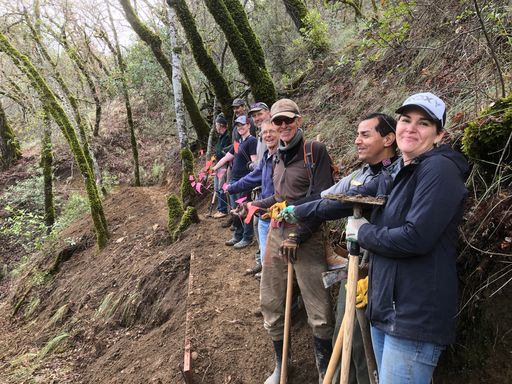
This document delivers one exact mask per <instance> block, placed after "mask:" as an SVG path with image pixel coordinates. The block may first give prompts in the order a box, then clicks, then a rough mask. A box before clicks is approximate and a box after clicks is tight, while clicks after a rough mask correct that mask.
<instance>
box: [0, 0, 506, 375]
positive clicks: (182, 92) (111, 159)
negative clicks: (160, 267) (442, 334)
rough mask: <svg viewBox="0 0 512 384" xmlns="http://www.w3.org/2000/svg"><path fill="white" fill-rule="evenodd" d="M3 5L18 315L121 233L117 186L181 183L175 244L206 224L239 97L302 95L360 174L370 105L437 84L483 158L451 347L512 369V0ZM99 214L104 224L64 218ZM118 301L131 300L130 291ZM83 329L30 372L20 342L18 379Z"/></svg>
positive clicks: (7, 251)
mask: <svg viewBox="0 0 512 384" xmlns="http://www.w3.org/2000/svg"><path fill="white" fill-rule="evenodd" d="M0 15H1V16H0V169H1V171H2V172H1V173H0V193H1V195H0V243H1V244H2V248H3V249H2V251H0V252H1V253H2V265H1V267H2V268H1V270H0V283H1V287H2V289H1V290H0V300H1V305H2V306H3V309H5V311H4V312H3V316H4V318H3V321H5V324H8V325H9V327H11V326H12V327H13V329H21V328H22V327H23V326H26V325H27V324H32V325H33V326H36V325H37V324H38V322H40V321H42V320H41V314H42V313H44V308H46V307H47V303H45V302H44V300H43V299H42V298H41V293H42V292H48V291H47V290H50V291H51V290H52V289H51V287H52V284H55V281H56V280H58V279H59V278H61V277H60V275H59V273H60V270H61V267H62V265H63V263H64V262H66V261H67V260H69V258H71V257H72V255H73V254H74V253H75V252H79V251H82V250H83V249H84V248H91V247H92V248H94V249H95V250H96V251H95V253H94V254H96V255H98V254H101V253H100V252H101V250H102V249H105V247H107V248H108V247H109V245H111V244H112V243H113V242H114V241H117V240H119V238H118V239H117V240H114V238H113V236H112V234H113V233H114V229H113V228H115V227H113V226H112V224H113V223H112V222H110V223H109V221H111V219H110V218H109V215H108V214H107V215H106V214H105V211H104V204H105V203H106V202H108V201H109V200H108V199H109V197H108V196H110V194H111V193H112V192H115V191H118V190H119V189H120V188H123V187H126V186H134V187H139V186H157V187H158V186H160V187H161V186H164V188H165V189H166V191H175V192H176V193H174V194H169V195H166V197H165V199H166V200H165V201H164V203H165V204H167V207H168V223H167V226H166V230H167V232H168V234H166V239H167V240H166V241H168V242H169V244H170V243H171V242H174V241H176V240H180V238H182V237H181V235H182V233H183V232H184V231H186V228H187V227H188V226H190V225H192V226H193V225H197V224H194V222H197V221H198V220H199V216H198V215H197V210H201V209H202V208H204V203H205V202H204V197H205V196H207V194H205V193H201V194H198V193H196V191H195V190H194V189H193V188H192V187H191V183H190V180H189V178H190V175H194V174H195V175H197V174H198V173H199V174H200V173H201V172H200V170H201V168H203V167H204V164H205V163H206V162H207V160H208V159H209V154H210V151H211V144H212V143H213V142H214V139H215V136H214V134H213V132H214V131H213V121H214V119H215V116H216V114H217V113H219V112H220V111H223V112H224V113H225V115H226V116H228V120H230V118H231V116H232V112H231V108H230V106H231V101H232V100H233V99H234V98H235V97H242V98H244V99H246V101H247V103H252V102H254V101H264V102H266V103H267V104H269V105H271V104H272V103H273V102H274V101H275V100H276V99H278V98H281V97H290V98H292V99H294V100H296V101H297V103H298V104H299V106H300V107H301V109H302V112H303V115H304V117H305V126H304V129H305V132H306V135H307V136H308V137H317V136H319V137H320V139H321V140H322V141H323V142H324V143H325V144H326V145H327V146H328V149H329V152H330V153H331V156H332V157H333V158H334V159H335V160H336V162H338V163H339V164H340V169H341V173H342V174H345V173H347V172H349V171H350V170H351V169H353V168H354V167H357V166H358V164H357V161H356V157H355V152H354V149H353V140H354V133H355V127H356V124H357V121H358V119H359V118H361V117H362V116H363V115H365V114H367V113H370V112H375V111H382V112H386V113H390V114H393V111H394V110H395V109H396V108H397V107H398V106H399V105H400V103H401V102H402V101H403V99H404V98H405V97H407V96H408V95H409V94H411V93H413V92H420V91H430V92H433V93H436V94H437V95H439V96H440V97H441V98H443V99H444V100H445V101H446V102H447V105H448V132H449V135H448V137H447V142H449V143H450V144H452V145H453V146H454V148H455V149H456V150H459V151H462V152H463V153H464V154H465V155H466V156H467V157H468V159H469V161H470V162H471V165H472V171H471V174H470V176H469V178H468V181H467V185H468V187H469V188H470V190H471V194H470V198H469V200H468V203H467V209H466V215H465V218H464V224H463V227H462V229H461V238H460V254H459V258H458V265H459V272H460V283H461V305H460V313H459V317H460V321H459V323H460V327H459V329H460V331H459V340H458V343H457V344H456V345H455V346H454V347H453V348H452V349H451V350H450V351H449V353H448V354H447V355H446V357H445V362H444V364H445V366H447V367H450V369H449V370H452V371H453V372H463V371H465V372H473V371H474V370H481V372H486V373H484V374H483V375H484V376H485V377H491V376H490V374H489V373H488V372H489V371H490V370H494V371H500V372H501V373H502V374H504V375H505V372H507V371H506V370H505V371H503V370H502V367H503V366H506V363H505V362H503V365H502V364H501V362H502V360H500V358H499V357H500V356H502V358H503V359H505V358H506V357H507V356H509V355H510V351H511V340H510V330H511V329H512V328H511V326H512V316H511V315H510V314H509V313H508V312H510V311H508V309H509V308H510V303H509V300H507V298H508V297H510V284H509V282H510V281H511V279H512V277H511V273H512V266H511V263H510V256H511V244H512V219H511V218H512V215H511V208H510V207H511V204H510V201H511V195H510V190H511V181H512V173H511V168H510V160H511V156H512V155H511V143H510V142H511V135H512V108H511V106H512V96H511V93H510V92H511V86H510V84H511V79H512V71H511V70H510V68H512V54H511V52H512V16H511V4H510V2H509V1H506V0H502V1H498V0H496V1H484V0H447V1H443V2H436V1H419V0H417V1H399V0H394V1H384V0H381V1H374V0H371V1H363V0H346V1H328V2H323V1H316V0H309V1H303V0H283V1H280V0H256V1H251V0H246V1H244V2H240V1H238V0H204V1H189V0H187V1H185V0H168V1H167V2H163V1H162V2H155V1H150V0H137V1H135V2H131V3H130V1H129V0H119V1H112V0H111V1H108V2H97V1H39V0H35V1H22V0H20V1H16V2H7V1H1V2H0ZM177 75H179V76H177ZM205 186H206V184H205ZM202 192H205V191H202ZM108 204H112V202H110V203H108ZM201 204H203V205H201ZM84 215H85V216H84ZM84 217H88V218H90V220H91V222H90V223H89V225H90V228H91V231H92V232H91V233H94V236H93V237H90V236H89V237H87V239H85V240H84V239H81V240H80V239H77V238H73V237H69V236H68V235H63V234H64V233H66V230H67V231H68V233H69V228H70V226H72V225H73V224H72V223H76V220H82V221H84V220H87V219H84ZM94 244H95V245H94ZM185 269H187V268H185ZM507 292H508V293H507ZM125 300H126V298H125ZM142 301H143V300H142V299H141V300H140V302H137V305H138V306H139V307H140V306H141V305H142ZM103 304H105V301H104V300H100V301H99V303H98V308H96V310H100V309H101V305H103ZM107 304H108V303H107ZM107 304H105V305H107ZM45 305H46V306H45ZM111 306H112V308H111V310H112V316H114V317H115V316H116V315H114V313H118V312H119V311H120V309H119V308H120V303H117V304H116V305H113V304H112V305H111ZM116 311H117V312H116ZM125 311H126V308H125ZM49 312H50V313H51V315H50V316H48V317H49V318H50V319H53V320H51V321H53V322H54V323H59V324H60V323H61V322H62V324H65V323H66V321H70V319H72V318H73V316H72V315H71V313H72V312H73V311H72V310H71V309H70V307H69V305H68V306H67V307H65V306H64V305H61V306H58V307H57V308H55V309H54V310H49ZM118 315H119V313H118ZM125 315H126V313H125V314H124V315H122V316H125ZM54 316H57V317H56V318H55V317H54ZM120 316H121V315H120ZM122 316H121V317H122ZM134 316H135V317H136V316H138V315H136V314H134ZM64 319H66V320H65V321H64ZM125 320H126V319H125ZM46 321H48V319H46ZM117 322H118V323H119V319H117ZM13 324H14V325H13ZM52 324H53V323H52ZM39 325H40V324H39ZM129 325H131V324H130V322H128V323H124V324H123V321H121V325H120V326H122V327H127V326H129ZM26 329H27V328H25V330H26ZM11 337H12V338H14V339H15V338H16V337H18V334H16V332H13V333H12V335H11ZM73 337H76V335H73V333H72V332H60V333H59V332H55V334H54V335H53V337H48V335H46V336H45V337H42V336H41V337H40V338H39V339H38V340H37V341H34V343H35V344H36V345H37V348H36V349H37V351H38V352H37V353H36V356H37V359H38V360H37V364H36V363H35V362H34V358H33V357H32V358H27V359H28V360H26V359H23V364H21V365H22V366H23V367H24V368H26V369H25V370H22V371H23V372H22V373H20V362H19V361H18V360H16V359H19V358H20V357H21V356H24V357H25V358H26V353H24V352H23V351H22V348H21V349H20V348H18V349H16V348H15V349H14V350H13V349H11V350H9V351H8V352H5V353H4V355H0V359H1V360H0V362H1V363H2V364H3V366H0V367H2V368H0V372H2V371H3V372H9V375H8V376H6V377H8V380H7V379H6V382H16V380H18V378H19V381H20V382H23V380H29V379H28V378H30V377H33V375H34V372H37V370H38V369H40V367H41V362H42V361H44V359H45V356H47V355H51V354H52V353H53V352H54V350H55V349H56V348H57V346H59V345H61V347H62V345H65V343H68V344H67V346H68V347H69V343H70V342H69V340H71V339H73ZM10 340H12V339H9V337H6V338H5V339H4V341H5V342H6V343H9V342H10ZM45 348H48V350H45ZM62 348H64V347H62ZM64 349H65V348H64ZM6 351H7V350H6ZM57 351H58V348H57ZM25 352H26V351H25ZM27 366H28V367H29V368H27ZM13 372H14V373H13ZM1 377H2V376H0V378H1ZM503 377H506V376H503ZM481 382H482V381H481Z"/></svg>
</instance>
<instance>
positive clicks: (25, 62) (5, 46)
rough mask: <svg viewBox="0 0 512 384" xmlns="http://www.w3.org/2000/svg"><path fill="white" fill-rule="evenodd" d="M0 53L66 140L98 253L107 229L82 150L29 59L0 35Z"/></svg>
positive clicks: (104, 242) (66, 120) (106, 237)
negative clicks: (30, 88)
mask: <svg viewBox="0 0 512 384" xmlns="http://www.w3.org/2000/svg"><path fill="white" fill-rule="evenodd" d="M0 51H3V52H5V53H6V54H7V55H8V56H9V57H10V58H11V59H12V61H13V62H14V64H15V65H16V66H17V67H18V68H19V69H20V70H21V71H22V72H23V73H24V74H25V75H26V76H27V77H28V78H29V79H30V81H31V83H32V86H33V87H34V89H35V90H36V91H37V93H38V94H39V98H40V100H41V102H42V103H43V106H44V108H45V110H47V111H48V112H49V113H50V114H51V115H52V117H53V119H54V120H55V122H56V123H57V125H58V126H59V128H60V129H61V131H62V133H63V135H64V137H65V138H66V140H67V142H68V144H69V146H70V148H71V151H72V153H73V155H74V157H75V161H76V163H77V165H78V167H79V169H80V172H81V174H82V177H83V178H84V182H85V187H86V190H87V195H88V198H89V204H90V209H91V216H92V220H93V223H94V229H95V232H96V239H97V243H98V247H99V248H100V249H101V248H103V247H104V246H105V245H106V244H107V240H108V236H109V234H108V227H107V221H106V218H105V214H104V211H103V206H102V203H101V199H100V197H99V194H98V189H97V188H96V183H95V182H94V175H93V173H92V170H91V168H90V167H89V164H88V162H87V159H86V157H85V154H84V150H86V149H85V148H82V146H81V145H80V142H79V141H78V138H77V136H76V133H75V131H74V129H73V125H72V124H71V121H70V120H69V117H68V116H67V114H66V112H65V111H64V108H63V107H62V105H61V103H60V101H59V99H58V98H57V96H56V95H55V93H54V92H53V91H52V90H51V89H50V87H49V86H48V84H47V83H46V81H45V80H44V79H43V77H42V76H41V74H40V73H39V71H38V70H37V69H36V68H35V67H34V65H33V64H32V62H31V61H30V59H29V58H28V57H27V56H25V55H22V54H21V53H20V52H19V51H18V50H17V49H16V48H14V46H13V45H12V44H11V43H10V42H9V40H8V39H7V38H6V36H5V35H4V34H3V33H1V32H0Z"/></svg>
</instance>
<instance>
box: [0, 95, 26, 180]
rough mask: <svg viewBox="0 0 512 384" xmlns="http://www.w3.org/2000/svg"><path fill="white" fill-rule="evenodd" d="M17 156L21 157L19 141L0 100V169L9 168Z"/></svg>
mask: <svg viewBox="0 0 512 384" xmlns="http://www.w3.org/2000/svg"><path fill="white" fill-rule="evenodd" d="M19 158H21V149H20V143H19V142H18V139H17V138H16V135H15V134H14V132H13V130H12V129H11V127H10V125H9V123H8V122H7V116H6V115H5V112H4V108H3V106H2V101H1V100H0V170H5V169H7V168H9V167H10V166H11V165H12V164H13V163H14V162H15V161H16V160H18V159H19Z"/></svg>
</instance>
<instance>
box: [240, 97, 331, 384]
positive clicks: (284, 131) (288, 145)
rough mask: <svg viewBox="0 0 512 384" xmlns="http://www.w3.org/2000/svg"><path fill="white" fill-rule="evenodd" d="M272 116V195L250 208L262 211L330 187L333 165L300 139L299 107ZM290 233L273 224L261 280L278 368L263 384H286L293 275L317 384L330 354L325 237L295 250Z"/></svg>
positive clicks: (275, 108)
mask: <svg viewBox="0 0 512 384" xmlns="http://www.w3.org/2000/svg"><path fill="white" fill-rule="evenodd" d="M270 114H271V120H272V124H273V126H274V127H275V128H277V130H278V132H279V136H280V143H279V150H278V152H277V154H276V160H275V166H274V175H273V182H274V195H273V196H271V197H268V198H266V199H263V200H260V201H256V202H254V203H251V204H252V205H254V206H257V207H260V208H270V207H272V206H273V205H274V204H276V203H281V204H282V203H283V202H284V201H288V202H291V203H293V202H295V201H297V200H300V199H302V198H304V197H305V196H306V195H308V194H311V193H314V192H315V191H317V193H318V191H322V190H324V189H326V188H328V187H330V186H331V185H332V184H333V179H332V173H331V161H330V158H329V155H328V154H327V150H326V148H325V145H323V144H322V143H319V142H309V141H306V140H305V139H304V137H303V134H302V130H300V129H299V127H300V126H301V124H302V116H301V114H300V111H299V107H298V106H297V104H296V103H295V102H293V101H292V100H289V99H281V100H278V101H277V102H276V103H274V104H273V105H272V108H271V110H270ZM310 157H312V158H313V159H314V164H311V165H312V166H311V167H309V166H307V164H308V163H310V162H309V161H308V158H310ZM249 209H250V208H249ZM294 231H295V225H292V224H288V223H285V222H284V221H278V220H276V219H272V220H271V225H270V231H269V235H268V239H267V245H266V248H265V256H264V264H263V271H262V276H261V284H260V300H261V310H262V314H263V319H264V327H265V329H266V330H267V331H268V333H269V335H270V337H271V338H272V341H273V344H274V350H275V355H276V366H275V369H274V372H273V373H272V375H271V376H269V377H268V378H267V380H266V381H265V384H277V383H279V382H280V380H281V382H282V383H284V382H285V380H286V374H287V357H288V347H289V345H288V338H289V332H288V330H289V325H290V321H289V320H290V318H289V314H290V311H291V308H290V307H291V283H292V280H293V278H292V277H293V272H294V271H295V274H296V278H297V283H298V285H299V287H300V290H301V293H302V297H303V300H304V305H305V307H306V311H307V314H308V322H309V324H310V326H311V328H312V331H313V336H314V347H315V358H316V364H317V368H318V374H319V382H320V383H321V382H322V380H323V375H324V373H325V370H326V368H327V363H328V361H329V357H330V354H331V350H332V346H331V337H332V332H333V319H332V310H331V303H330V297H329V292H328V291H327V290H326V289H325V288H324V286H323V283H322V277H321V273H322V272H324V271H326V270H327V264H326V261H325V255H319V254H318V252H319V250H324V249H325V247H324V236H323V232H322V231H321V230H317V231H315V232H314V233H313V234H312V235H311V237H310V238H309V239H308V241H306V242H304V243H303V244H300V248H299V249H298V245H299V244H298V243H297V241H296V239H295V233H294ZM283 240H286V241H287V242H288V244H289V245H290V247H289V248H287V250H286V252H282V250H280V248H281V243H282V242H283ZM285 299H286V308H285Z"/></svg>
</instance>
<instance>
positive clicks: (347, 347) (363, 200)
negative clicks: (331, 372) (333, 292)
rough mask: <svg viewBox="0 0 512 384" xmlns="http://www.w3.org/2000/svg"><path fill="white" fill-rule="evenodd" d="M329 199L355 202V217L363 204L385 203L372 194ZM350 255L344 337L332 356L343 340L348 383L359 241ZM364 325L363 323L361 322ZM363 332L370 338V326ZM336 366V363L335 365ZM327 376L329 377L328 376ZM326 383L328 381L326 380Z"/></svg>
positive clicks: (344, 372) (343, 375) (344, 377)
mask: <svg viewBox="0 0 512 384" xmlns="http://www.w3.org/2000/svg"><path fill="white" fill-rule="evenodd" d="M325 198H327V199H332V200H339V201H343V202H350V203H354V218H356V219H357V218H361V217H362V204H372V205H383V204H384V203H385V199H384V198H379V197H372V196H361V195H358V196H347V195H344V194H333V195H327V196H325ZM349 248H350V249H349V256H348V258H349V259H348V273H347V297H346V302H345V314H344V316H343V323H342V324H343V327H342V329H341V328H340V332H343V337H340V336H339V335H338V338H337V339H336V344H335V345H334V349H333V353H332V356H338V358H339V350H340V349H341V347H342V346H341V341H343V351H342V354H341V374H340V383H341V384H347V383H348V374H349V370H350V356H351V355H352V353H351V352H352V336H353V334H354V318H355V310H356V290H357V280H358V266H359V244H358V243H357V242H351V243H350V247H349ZM360 325H362V324H360ZM361 332H362V333H366V334H365V335H364V336H363V340H364V339H366V340H370V334H369V329H368V326H361ZM364 346H365V354H366V356H367V361H369V362H370V364H371V361H373V362H374V361H375V357H374V354H373V349H372V348H371V343H364ZM368 356H373V359H372V358H370V359H368ZM334 366H335V365H334ZM374 367H375V365H373V367H370V366H368V369H369V370H370V369H372V371H370V380H371V382H372V383H374V382H375V380H374V377H375V376H374V374H373V373H374V371H373V369H374ZM326 378H327V377H326ZM324 383H327V381H326V380H324Z"/></svg>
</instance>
